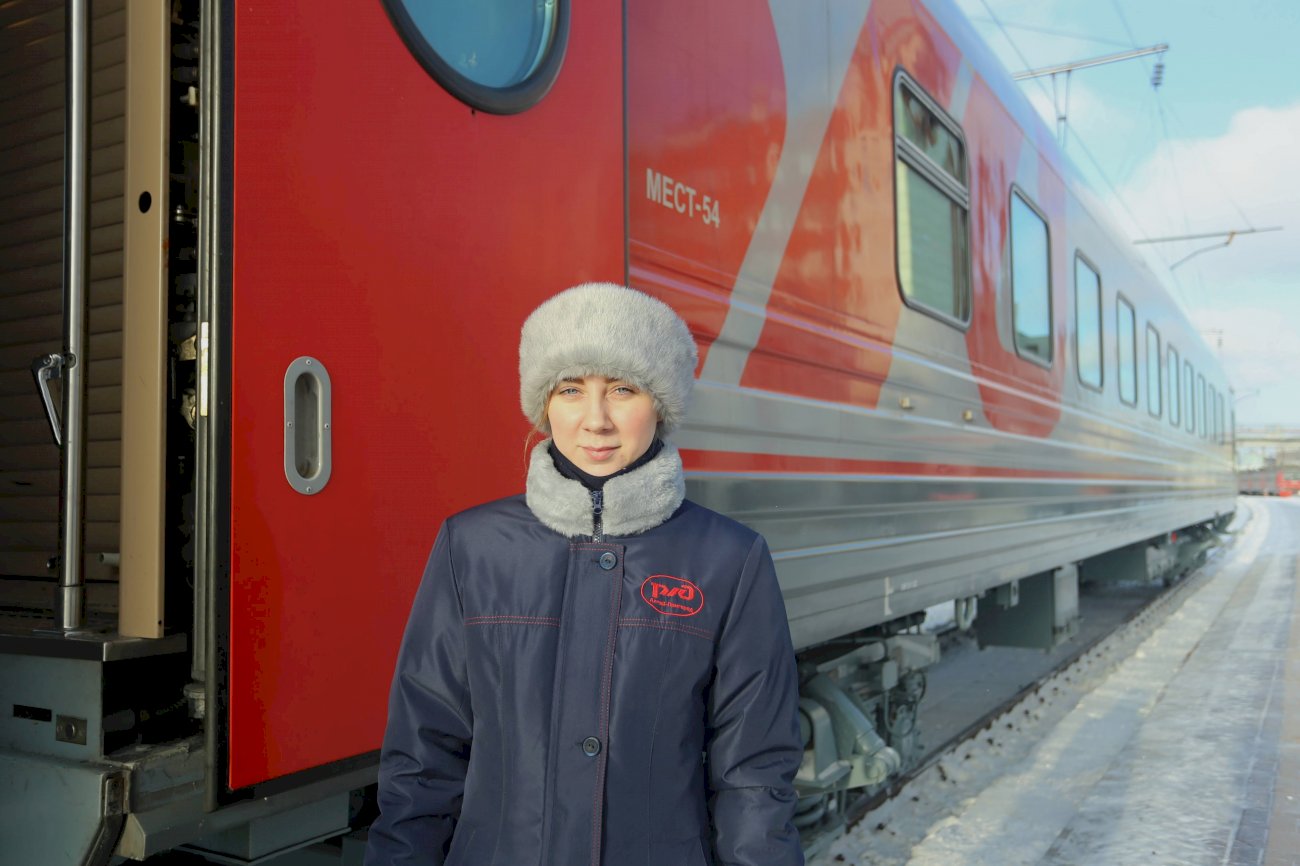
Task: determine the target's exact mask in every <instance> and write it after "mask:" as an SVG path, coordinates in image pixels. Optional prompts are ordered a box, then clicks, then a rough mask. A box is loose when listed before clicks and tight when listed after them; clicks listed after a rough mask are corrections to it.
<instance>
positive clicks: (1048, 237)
mask: <svg viewBox="0 0 1300 866" xmlns="http://www.w3.org/2000/svg"><path fill="white" fill-rule="evenodd" d="M1017 200H1019V201H1020V202H1021V203H1022V204H1024V205H1025V207H1026V208H1028V209H1029V212H1030V213H1032V214H1033V215H1034V216H1036V217H1037V218H1038V220H1039V222H1041V223H1042V224H1043V236H1044V240H1045V242H1046V250H1045V251H1046V254H1047V286H1046V290H1047V350H1048V353H1049V354H1048V356H1047V357H1046V358H1044V357H1043V356H1042V355H1040V354H1038V353H1037V352H1035V351H1033V350H1032V349H1030V348H1027V347H1024V346H1022V345H1021V343H1020V329H1019V328H1018V327H1017V322H1016V233H1015V229H1014V223H1015V216H1014V208H1015V206H1016V201H1017ZM1007 241H1008V242H1007V249H1008V258H1009V260H1010V265H1011V267H1010V274H1011V276H1010V281H1011V342H1012V344H1013V345H1014V346H1015V350H1016V355H1017V356H1018V357H1020V358H1022V359H1024V360H1026V361H1029V362H1030V363H1032V364H1037V365H1038V366H1040V367H1043V368H1044V369H1048V370H1050V369H1052V364H1053V362H1054V360H1055V356H1056V309H1055V304H1054V303H1053V299H1052V224H1051V223H1050V222H1049V221H1048V219H1047V214H1045V213H1044V212H1043V211H1042V210H1041V209H1040V208H1039V207H1038V205H1036V204H1035V203H1034V201H1033V199H1031V198H1030V197H1029V195H1028V193H1026V192H1025V191H1024V189H1023V188H1021V187H1020V185H1019V184H1014V183H1013V184H1012V185H1011V194H1010V196H1008V198H1007Z"/></svg>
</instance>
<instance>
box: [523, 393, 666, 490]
mask: <svg viewBox="0 0 1300 866" xmlns="http://www.w3.org/2000/svg"><path fill="white" fill-rule="evenodd" d="M546 417H547V419H548V420H549V421H550V423H551V438H552V439H553V440H554V441H555V447H556V448H558V449H560V453H561V454H563V455H564V456H565V457H567V458H569V459H570V460H571V461H573V464H574V465H575V466H577V467H578V468H579V469H581V470H582V471H583V472H586V473H588V474H590V475H597V476H601V477H603V476H605V475H613V474H614V473H615V472H617V471H618V470H620V469H622V468H623V467H625V466H628V465H630V464H632V463H633V462H635V461H636V459H637V458H638V457H640V456H641V455H642V454H644V453H645V452H646V449H648V448H649V447H650V443H651V442H653V441H654V438H655V428H656V427H657V425H658V424H659V416H658V415H657V414H656V413H655V407H654V400H653V399H651V397H650V395H649V394H647V393H645V392H644V391H641V390H638V389H637V388H635V387H634V386H632V385H629V384H627V383H626V382H623V381H622V380H619V379H606V378H605V377H604V376H587V377H585V378H583V379H566V380H565V381H563V382H561V383H560V384H559V385H557V386H556V387H555V390H554V391H553V392H552V393H551V399H550V402H549V403H547V405H546Z"/></svg>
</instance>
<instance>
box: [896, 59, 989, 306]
mask: <svg viewBox="0 0 1300 866" xmlns="http://www.w3.org/2000/svg"><path fill="white" fill-rule="evenodd" d="M904 88H905V89H906V90H907V91H908V92H909V94H910V95H911V96H912V97H913V98H915V99H916V100H917V101H918V102H919V103H920V104H921V105H922V107H924V108H925V109H926V110H927V111H929V112H930V113H931V114H932V115H933V116H934V118H935V119H936V120H937V121H938V122H939V124H940V125H942V126H943V127H944V129H945V130H947V132H948V133H949V134H950V135H951V136H952V137H953V138H955V139H956V141H957V143H958V145H959V146H960V147H961V171H962V174H963V175H964V177H963V178H955V177H953V175H952V174H951V173H950V172H949V171H948V170H947V169H945V168H943V167H942V166H940V165H938V164H937V163H936V162H935V161H934V160H933V159H931V158H930V157H929V156H928V155H927V154H926V153H925V152H924V151H923V150H922V149H921V147H920V146H919V145H917V144H916V143H914V142H912V141H911V140H910V139H908V138H907V137H906V136H904V135H903V134H902V133H900V132H899V128H898V127H899V124H898V110H897V104H898V93H899V90H900V89H904ZM890 96H891V106H890V109H891V110H890V122H891V123H892V124H893V133H894V164H893V168H894V171H893V173H892V178H891V179H892V182H893V186H894V281H895V284H896V285H897V287H898V294H899V297H900V298H902V300H903V304H904V305H905V306H907V307H909V308H911V309H913V310H916V311H917V312H920V313H924V314H925V315H927V316H930V317H931V318H934V319H938V320H939V321H941V322H943V323H945V324H947V325H950V326H952V327H954V328H956V329H957V330H959V331H966V330H969V328H970V324H971V320H972V308H973V290H972V287H971V269H972V260H971V240H970V223H971V219H970V210H971V196H970V151H969V149H968V148H967V146H966V136H965V133H964V132H963V131H962V128H961V124H960V123H958V122H957V121H956V120H955V119H954V118H953V117H952V116H951V115H949V114H948V112H946V111H945V110H944V109H943V108H942V107H941V106H940V105H939V103H938V102H936V101H935V100H934V99H933V98H932V97H931V96H930V94H929V93H927V92H926V90H925V88H923V87H922V86H921V85H920V84H918V83H917V82H916V79H915V78H913V77H912V76H911V75H909V74H908V73H907V71H906V70H904V69H903V68H901V67H899V68H896V69H895V70H894V86H893V88H892V89H891V91H890ZM900 167H902V168H906V169H911V171H912V173H913V174H914V175H916V176H918V177H919V178H920V179H921V180H923V181H925V182H926V183H927V184H929V185H930V186H931V187H933V188H934V189H935V190H936V191H937V192H938V193H939V194H940V195H942V196H944V197H945V198H947V199H948V200H949V201H950V202H951V203H952V204H954V205H956V206H957V207H958V208H959V209H960V212H961V216H962V220H961V222H962V225H961V236H960V238H959V239H960V241H961V244H962V249H961V251H960V255H959V256H954V257H953V263H954V264H955V265H959V266H960V268H961V274H960V278H961V285H960V287H959V288H960V293H959V297H958V298H957V300H958V302H959V306H960V311H959V312H960V313H961V315H960V316H954V315H953V314H952V313H950V312H947V311H945V310H943V309H940V308H938V307H935V306H932V305H930V304H927V303H925V302H924V301H923V300H920V299H918V298H915V297H913V296H912V295H909V294H908V292H907V289H906V288H905V282H904V279H903V263H902V258H903V255H902V253H903V249H902V247H903V244H902V240H903V230H902V225H901V223H900V219H901V216H902V213H903V209H902V208H901V207H900V206H899V199H900V195H901V193H902V191H901V189H900V184H899V182H898V172H899V170H900ZM908 237H909V238H910V237H911V232H910V231H909V232H908ZM953 238H954V240H957V239H958V238H957V236H956V235H955V234H954V235H953ZM909 243H910V241H909Z"/></svg>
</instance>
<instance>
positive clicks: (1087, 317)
mask: <svg viewBox="0 0 1300 866" xmlns="http://www.w3.org/2000/svg"><path fill="white" fill-rule="evenodd" d="M1101 347H1102V335H1101V276H1100V275H1098V273H1097V271H1096V270H1095V269H1094V268H1093V267H1092V265H1090V264H1088V262H1087V260H1086V259H1084V258H1083V256H1081V255H1076V256H1075V257H1074V361H1075V365H1076V366H1077V367H1078V370H1079V381H1080V382H1081V383H1083V384H1084V385H1087V386H1088V387H1089V388H1095V389H1097V390H1098V391H1100V390H1101V383H1102V376H1103V372H1104V371H1103V370H1102V360H1101V359H1102V350H1101Z"/></svg>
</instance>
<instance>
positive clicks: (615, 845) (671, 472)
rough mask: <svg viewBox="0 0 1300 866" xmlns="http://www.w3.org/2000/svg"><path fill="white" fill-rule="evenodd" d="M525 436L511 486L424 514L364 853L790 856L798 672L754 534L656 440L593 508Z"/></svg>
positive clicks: (501, 865)
mask: <svg viewBox="0 0 1300 866" xmlns="http://www.w3.org/2000/svg"><path fill="white" fill-rule="evenodd" d="M544 446H545V443H543V445H541V446H538V450H537V451H535V452H534V454H533V459H532V464H531V468H530V470H529V480H528V494H527V496H526V497H525V496H516V497H512V498H509V499H503V500H499V501H497V502H492V503H488V504H486V505H482V506H479V507H477V508H473V509H470V510H469V511H465V512H462V513H460V514H458V515H455V516H454V517H451V518H449V519H448V520H447V521H446V523H445V524H444V525H443V526H442V528H441V530H440V531H439V533H438V539H437V542H436V543H435V544H434V547H433V552H432V554H431V556H430V558H429V563H428V567H427V568H426V570H425V574H424V577H423V580H422V582H421V584H420V588H419V591H418V593H417V595H416V599H415V602H414V605H413V607H412V610H411V616H410V621H409V623H408V625H407V629H406V633H405V636H404V638H403V641H402V647H401V651H400V654H399V658H398V663H397V670H396V673H395V675H394V680H393V686H392V693H391V699H390V705H389V719H388V728H387V731H386V734H385V737H384V745H383V750H382V753H381V762H380V781H379V803H380V809H381V816H380V818H379V819H378V820H377V821H376V823H375V824H374V825H373V827H372V828H371V831H370V837H369V845H368V850H367V857H366V863H367V864H368V866H387V864H394V866H395V864H416V863H419V864H438V866H525V864H527V866H580V864H581V866H796V864H802V863H803V856H802V853H801V851H800V846H799V838H798V834H797V833H796V831H795V830H794V827H793V825H792V824H791V817H792V815H793V812H794V807H795V795H794V790H793V787H792V780H793V777H794V774H795V771H796V770H797V769H798V766H799V763H800V759H801V757H802V753H803V747H802V742H801V739H800V736H799V725H798V717H797V706H798V682H797V675H796V672H795V663H794V654H793V650H792V647H791V643H790V632H789V627H788V625H787V622H786V616H785V607H784V604H783V602H782V598H781V593H780V589H779V587H778V586H777V580H776V574H775V571H774V569H773V566H772V559H771V556H770V554H769V552H768V549H767V545H766V543H765V542H764V540H763V538H762V536H760V535H758V534H757V533H755V532H753V531H752V530H750V529H748V528H746V527H744V526H742V525H741V524H739V523H736V522H735V521H733V520H730V519H729V518H726V517H724V516H722V515H720V514H717V513H715V512H713V511H710V510H708V509H706V508H703V507H701V506H699V505H696V504H694V503H692V502H690V501H684V500H683V498H682V493H683V484H682V480H681V461H680V458H679V457H678V455H677V452H676V450H675V449H673V448H672V447H671V446H667V447H665V448H664V449H663V451H662V453H660V454H659V455H658V456H656V457H655V458H654V459H653V460H652V461H650V462H649V463H648V464H647V465H645V466H643V467H640V468H638V469H636V470H634V471H632V472H630V473H628V474H627V475H625V476H621V477H619V478H615V479H612V480H611V481H610V482H609V483H608V484H607V485H606V489H605V491H604V500H605V501H604V502H602V503H600V507H599V508H593V501H592V498H591V494H590V493H589V492H588V491H587V490H586V489H585V488H583V487H582V485H581V484H579V483H578V482H576V481H573V480H571V479H568V478H563V477H561V476H560V475H559V473H558V472H557V471H556V470H555V468H554V466H553V465H552V463H551V460H550V458H549V456H548V455H546V454H545V451H544ZM578 530H582V531H578Z"/></svg>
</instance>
